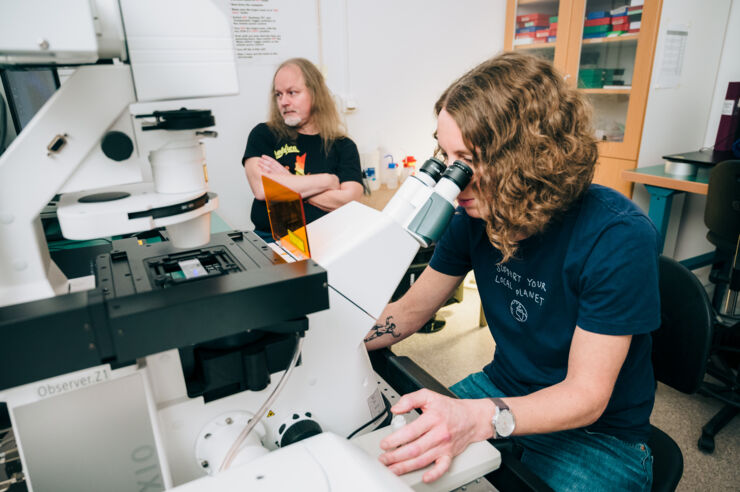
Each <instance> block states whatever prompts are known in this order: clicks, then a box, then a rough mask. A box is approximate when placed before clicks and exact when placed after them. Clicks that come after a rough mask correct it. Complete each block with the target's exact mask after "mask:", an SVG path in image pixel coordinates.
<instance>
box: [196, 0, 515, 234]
mask: <svg viewBox="0 0 740 492" xmlns="http://www.w3.org/2000/svg"><path fill="white" fill-rule="evenodd" d="M318 6H319V10H318V12H319V13H318V15H319V16H320V18H319V19H318V20H316V19H305V23H306V24H309V25H311V24H312V23H313V22H318V23H319V25H320V32H321V34H320V39H316V38H315V35H308V36H307V39H306V43H305V45H304V46H302V48H301V49H303V52H297V53H291V54H290V55H289V57H293V56H305V57H306V58H308V59H310V60H312V61H314V62H315V63H316V64H317V65H319V66H321V68H322V69H323V71H324V73H325V75H326V78H327V83H328V85H329V88H330V89H331V90H332V92H334V93H335V94H336V95H337V96H338V97H339V98H341V99H353V100H354V101H356V103H357V109H356V111H354V112H353V113H351V114H347V115H346V123H347V128H348V131H349V134H350V136H351V137H352V138H353V139H354V140H355V142H356V143H357V145H358V147H359V149H360V151H361V152H364V151H367V150H371V149H375V148H378V147H382V148H383V149H384V151H391V152H393V154H394V157H395V156H397V155H398V156H400V157H403V155H406V154H412V155H414V156H415V157H416V159H417V160H420V161H423V160H424V159H426V158H427V157H428V156H430V155H431V154H432V152H433V150H434V140H433V138H432V133H433V131H434V128H435V121H434V118H433V106H434V103H435V102H436V100H437V97H438V96H439V95H440V93H441V92H442V91H443V90H444V89H445V88H446V87H447V85H449V83H450V82H452V81H453V80H454V79H455V78H457V77H458V76H460V75H462V74H463V72H464V71H465V70H467V69H468V68H471V67H472V66H474V65H475V64H477V63H478V62H481V61H483V60H484V59H485V58H487V57H489V56H491V55H493V54H494V53H497V52H498V51H501V50H502V49H503V42H504V16H505V10H506V2H505V1H504V0H468V1H465V2H454V3H453V2H449V1H446V0H405V1H403V2H398V1H393V0H376V1H372V2H367V1H363V0H320V1H318ZM274 68H275V66H274V65H261V66H254V65H240V71H239V75H240V86H241V93H240V94H239V95H238V96H234V97H228V98H219V99H210V100H203V101H196V103H197V104H196V103H190V105H191V106H193V107H196V106H197V105H200V106H203V107H209V108H211V109H212V110H213V111H214V115H215V117H216V123H217V126H218V131H219V138H218V139H216V140H213V141H211V140H209V141H207V142H206V152H207V156H208V171H209V177H210V180H211V181H210V184H211V189H212V190H213V191H215V192H216V193H218V194H219V196H220V208H219V210H218V213H219V214H220V215H221V216H222V217H223V218H224V219H225V220H226V221H227V222H228V223H229V224H230V225H231V226H232V227H237V228H247V229H251V227H252V225H251V222H250V221H249V210H250V204H251V201H252V194H251V192H250V190H249V186H248V185H247V182H246V178H245V177H244V173H243V170H242V167H241V165H240V161H241V156H242V154H243V152H244V147H245V145H246V140H247V135H248V134H249V131H250V130H251V129H252V127H253V126H254V125H255V124H257V123H258V122H260V121H264V120H265V118H266V116H267V103H268V97H269V89H270V84H271V80H272V74H273V71H274ZM400 154H403V155H400ZM400 157H398V158H400Z"/></svg>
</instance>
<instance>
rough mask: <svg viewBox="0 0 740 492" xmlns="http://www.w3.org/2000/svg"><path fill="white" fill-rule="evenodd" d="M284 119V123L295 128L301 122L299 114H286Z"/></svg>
mask: <svg viewBox="0 0 740 492" xmlns="http://www.w3.org/2000/svg"><path fill="white" fill-rule="evenodd" d="M283 120H284V121H285V124H286V125H288V126H290V127H293V128H295V127H296V126H298V125H300V124H301V118H300V117H299V116H286V117H284V118H283Z"/></svg>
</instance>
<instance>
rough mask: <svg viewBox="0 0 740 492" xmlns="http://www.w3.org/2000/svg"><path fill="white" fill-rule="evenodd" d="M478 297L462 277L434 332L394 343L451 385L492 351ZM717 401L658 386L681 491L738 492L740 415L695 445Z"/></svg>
mask: <svg viewBox="0 0 740 492" xmlns="http://www.w3.org/2000/svg"><path fill="white" fill-rule="evenodd" d="M479 311H480V300H479V298H478V293H477V291H476V289H475V286H474V284H468V283H467V282H466V288H465V293H464V296H463V301H462V302H461V303H459V304H453V305H450V306H447V307H445V308H443V309H442V310H441V311H440V313H439V314H438V317H439V318H444V319H445V320H446V321H447V324H446V326H445V327H444V329H442V330H441V331H439V332H437V333H429V334H427V333H418V334H416V335H413V336H411V337H409V338H408V339H406V340H404V341H403V342H400V343H399V344H397V345H396V346H394V348H393V351H394V352H395V353H397V354H399V355H407V356H409V357H411V358H412V359H413V360H415V361H416V362H417V363H418V364H419V365H421V366H422V367H423V368H424V369H426V370H427V371H428V372H429V373H430V374H431V375H432V376H434V377H436V378H437V379H438V380H439V381H441V382H442V383H443V384H445V385H447V386H450V385H452V384H454V383H455V382H457V381H459V380H460V379H462V378H464V377H465V376H467V375H468V374H470V373H471V372H476V371H479V370H480V369H481V368H482V367H483V366H484V365H485V364H487V363H488V362H490V360H491V358H492V356H493V348H494V344H493V340H492V338H491V336H490V333H489V332H488V328H487V327H483V328H479V327H478V315H479ZM720 407H721V403H720V402H718V401H716V400H713V399H710V398H707V397H704V396H700V395H685V394H683V393H680V392H678V391H676V390H674V389H672V388H670V387H668V386H665V385H663V384H659V385H658V391H657V393H656V398H655V408H654V410H653V414H652V416H651V418H650V420H651V422H652V423H653V425H655V426H657V427H659V428H660V429H662V430H663V431H664V432H666V433H667V434H668V435H670V436H671V437H672V438H673V440H674V441H676V443H678V445H679V447H680V448H681V451H682V452H683V456H684V473H683V478H682V479H681V482H680V483H679V485H678V489H677V490H679V491H692V492H693V491H699V490H702V491H704V490H706V491H723V490H733V491H740V417H736V418H735V419H734V420H733V421H732V422H730V424H728V426H727V427H725V428H724V429H723V430H722V432H720V433H719V434H718V435H717V438H716V439H715V444H716V449H715V451H714V453H712V454H704V453H702V452H701V451H699V449H698V447H697V444H696V443H697V440H698V439H699V436H700V435H701V427H702V426H703V425H704V424H705V423H706V422H707V421H708V420H709V419H710V418H711V417H712V416H713V415H714V414H715V413H716V412H717V411H718V410H719V408H720Z"/></svg>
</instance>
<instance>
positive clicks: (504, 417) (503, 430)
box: [496, 410, 514, 437]
mask: <svg viewBox="0 0 740 492" xmlns="http://www.w3.org/2000/svg"><path fill="white" fill-rule="evenodd" d="M512 432H514V414H513V413H511V412H510V411H509V410H501V411H500V412H499V414H498V418H497V419H496V434H498V435H499V436H501V437H508V436H510V435H511V433H512Z"/></svg>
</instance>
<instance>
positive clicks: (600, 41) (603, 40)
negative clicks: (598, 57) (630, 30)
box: [582, 34, 640, 44]
mask: <svg viewBox="0 0 740 492" xmlns="http://www.w3.org/2000/svg"><path fill="white" fill-rule="evenodd" d="M639 37H640V35H639V34H622V35H621V36H614V37H611V38H593V39H584V40H582V43H583V44H603V43H625V42H628V41H632V42H636V41H637V38H639Z"/></svg>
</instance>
